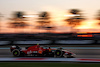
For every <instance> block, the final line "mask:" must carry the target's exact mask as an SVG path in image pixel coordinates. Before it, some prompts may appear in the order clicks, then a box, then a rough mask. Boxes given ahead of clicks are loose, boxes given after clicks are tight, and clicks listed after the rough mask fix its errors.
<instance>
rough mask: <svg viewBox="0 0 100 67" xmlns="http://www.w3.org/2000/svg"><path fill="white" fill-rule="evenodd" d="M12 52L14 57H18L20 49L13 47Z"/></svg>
mask: <svg viewBox="0 0 100 67" xmlns="http://www.w3.org/2000/svg"><path fill="white" fill-rule="evenodd" d="M12 53H13V56H15V57H19V56H20V51H19V50H18V49H14V50H13V51H12Z"/></svg>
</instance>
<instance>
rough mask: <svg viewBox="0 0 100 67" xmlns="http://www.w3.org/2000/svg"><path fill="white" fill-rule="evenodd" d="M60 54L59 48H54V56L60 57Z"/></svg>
mask: <svg viewBox="0 0 100 67" xmlns="http://www.w3.org/2000/svg"><path fill="white" fill-rule="evenodd" d="M61 56H62V51H61V50H56V51H55V52H54V57H61Z"/></svg>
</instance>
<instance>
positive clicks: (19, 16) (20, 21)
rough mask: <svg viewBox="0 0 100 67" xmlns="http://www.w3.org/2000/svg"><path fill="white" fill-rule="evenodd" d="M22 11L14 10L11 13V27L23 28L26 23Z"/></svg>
mask: <svg viewBox="0 0 100 67" xmlns="http://www.w3.org/2000/svg"><path fill="white" fill-rule="evenodd" d="M24 15H25V14H24V12H14V14H13V18H12V19H11V20H12V22H11V23H10V24H11V27H13V28H23V27H26V25H27V24H26V23H25V20H24V17H23V16H24Z"/></svg>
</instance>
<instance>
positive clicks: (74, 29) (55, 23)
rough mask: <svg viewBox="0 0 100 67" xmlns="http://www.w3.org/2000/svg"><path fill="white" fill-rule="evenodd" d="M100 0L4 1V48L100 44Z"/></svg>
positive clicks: (0, 0) (0, 37)
mask: <svg viewBox="0 0 100 67" xmlns="http://www.w3.org/2000/svg"><path fill="white" fill-rule="evenodd" d="M99 3H100V0H96V1H95V0H75V1H74V0H70V1H69V0H54V1H53V0H35V1H34V0H30V1H28V0H14V1H13V0H10V1H8V0H0V42H1V43H0V45H12V44H37V43H39V44H42V45H44V44H50V45H51V44H52V45H59V44H60V45H64V44H65V45H68V44H86V45H87V44H94V45H95V44H100V8H99V7H98V6H100V4H99Z"/></svg>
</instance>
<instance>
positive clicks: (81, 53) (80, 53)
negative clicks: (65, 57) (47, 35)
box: [0, 49, 100, 58]
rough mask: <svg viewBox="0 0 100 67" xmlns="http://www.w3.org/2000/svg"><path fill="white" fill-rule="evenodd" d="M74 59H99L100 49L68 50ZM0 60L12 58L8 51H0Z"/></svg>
mask: <svg viewBox="0 0 100 67" xmlns="http://www.w3.org/2000/svg"><path fill="white" fill-rule="evenodd" d="M68 51H71V52H73V53H75V54H76V58H100V49H68ZM0 58H14V57H13V55H12V53H11V52H10V50H9V49H0Z"/></svg>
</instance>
